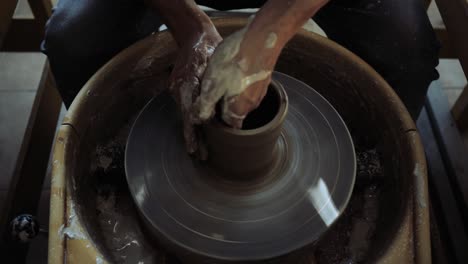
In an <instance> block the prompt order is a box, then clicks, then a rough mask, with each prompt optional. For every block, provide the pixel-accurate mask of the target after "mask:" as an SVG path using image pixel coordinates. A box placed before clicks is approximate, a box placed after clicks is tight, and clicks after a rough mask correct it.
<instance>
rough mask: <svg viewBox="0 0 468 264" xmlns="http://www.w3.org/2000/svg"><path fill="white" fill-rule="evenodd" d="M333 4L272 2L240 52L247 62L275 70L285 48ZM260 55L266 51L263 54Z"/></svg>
mask: <svg viewBox="0 0 468 264" xmlns="http://www.w3.org/2000/svg"><path fill="white" fill-rule="evenodd" d="M328 1H329V0H289V1H286V0H270V1H268V2H267V3H266V4H265V5H264V6H263V7H262V8H261V10H260V11H259V12H258V13H257V15H256V16H255V18H254V20H253V21H252V22H251V24H250V25H249V27H248V29H247V31H246V33H245V35H244V38H243V41H242V43H241V48H240V50H241V51H242V52H243V53H244V54H243V56H242V57H244V58H255V60H256V61H255V62H252V63H260V64H263V65H265V66H268V67H273V66H274V64H275V63H276V60H277V57H278V56H279V54H280V53H281V50H282V49H283V47H284V45H286V43H287V42H288V41H289V40H290V39H291V38H292V37H293V36H294V34H296V32H297V31H298V30H299V29H300V28H301V27H302V25H304V23H305V22H306V21H307V20H308V19H309V18H310V17H312V16H313V15H315V13H316V12H317V11H318V10H319V9H320V8H321V7H322V6H324V5H325V4H326V3H327V2H328ZM259 51H262V52H260V53H259Z"/></svg>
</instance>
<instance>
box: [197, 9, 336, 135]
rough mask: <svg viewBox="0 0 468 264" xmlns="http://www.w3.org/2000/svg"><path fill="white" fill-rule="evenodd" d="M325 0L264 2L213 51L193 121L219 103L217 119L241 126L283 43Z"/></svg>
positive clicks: (207, 114) (206, 116)
mask: <svg viewBox="0 0 468 264" xmlns="http://www.w3.org/2000/svg"><path fill="white" fill-rule="evenodd" d="M327 2H328V0H290V1H284V0H269V1H268V2H267V3H266V4H265V5H264V6H263V7H262V9H261V10H260V11H259V12H258V13H257V15H256V16H255V18H254V19H253V21H252V22H251V23H250V24H249V25H247V26H246V27H245V28H244V29H242V30H240V31H238V32H236V33H234V34H232V35H231V36H229V37H227V38H226V39H224V41H223V42H222V43H221V44H220V45H219V47H218V48H217V49H216V51H215V53H214V54H213V57H212V58H211V60H210V62H209V65H208V67H207V69H206V72H205V75H204V76H203V80H202V84H201V93H200V96H199V97H198V98H197V100H196V102H195V104H194V109H193V120H195V121H196V122H198V123H202V122H206V121H207V120H209V119H210V118H211V117H213V115H214V113H215V109H216V105H217V103H218V102H220V103H221V111H222V113H221V118H222V119H223V120H224V121H225V122H226V123H227V124H228V125H229V126H232V127H234V128H242V122H243V120H244V118H245V117H246V115H247V114H248V113H249V112H250V111H252V110H253V109H255V108H256V107H257V106H258V105H259V104H260V102H261V100H262V99H263V97H264V96H265V94H266V91H267V87H268V84H269V82H270V78H271V72H272V71H273V69H274V66H275V64H276V61H277V59H278V56H279V54H280V52H281V50H282V49H283V47H284V45H285V44H286V43H287V42H288V41H289V39H291V38H292V36H293V35H294V34H295V33H296V32H297V31H298V30H299V29H300V28H301V26H302V25H303V24H304V23H305V22H306V21H307V20H308V19H309V18H310V17H311V16H313V15H314V14H315V13H316V12H317V11H318V10H319V9H320V8H321V7H322V6H323V5H324V4H325V3H327Z"/></svg>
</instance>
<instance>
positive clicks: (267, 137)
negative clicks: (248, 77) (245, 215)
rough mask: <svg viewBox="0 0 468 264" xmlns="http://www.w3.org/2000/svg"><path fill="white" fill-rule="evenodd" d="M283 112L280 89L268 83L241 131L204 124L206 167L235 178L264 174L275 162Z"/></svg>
mask: <svg viewBox="0 0 468 264" xmlns="http://www.w3.org/2000/svg"><path fill="white" fill-rule="evenodd" d="M287 109H288V98H287V96H286V92H285V91H284V88H283V87H282V85H281V84H280V83H278V82H276V81H272V83H271V84H270V86H269V88H268V91H267V94H266V95H265V98H264V100H263V101H262V103H261V104H260V105H259V106H258V107H257V108H256V109H255V110H254V111H252V112H251V113H250V114H249V115H247V117H246V119H245V121H244V126H243V129H242V130H240V129H234V128H229V127H227V126H225V125H224V124H222V123H221V122H219V121H213V122H212V123H211V124H208V125H206V126H205V127H204V130H205V136H206V137H205V138H206V142H207V146H208V164H209V166H212V167H213V168H216V169H217V170H219V171H220V172H222V173H223V174H224V175H225V176H228V177H230V178H235V179H244V180H252V179H254V178H260V177H262V176H265V175H267V174H268V171H269V170H271V169H273V168H274V167H275V165H277V164H275V163H277V162H278V160H279V157H278V152H277V151H276V150H277V146H278V138H279V136H280V134H281V128H282V125H283V122H284V119H285V116H286V114H287Z"/></svg>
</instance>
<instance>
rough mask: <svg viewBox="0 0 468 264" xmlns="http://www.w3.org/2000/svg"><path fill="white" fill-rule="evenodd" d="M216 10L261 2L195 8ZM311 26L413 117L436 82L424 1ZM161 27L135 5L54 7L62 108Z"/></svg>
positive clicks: (345, 4) (89, 2) (64, 0)
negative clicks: (376, 76)
mask: <svg viewBox="0 0 468 264" xmlns="http://www.w3.org/2000/svg"><path fill="white" fill-rule="evenodd" d="M196 2H197V3H198V4H201V5H205V6H208V7H212V8H215V9H218V10H230V9H239V8H253V7H260V6H261V5H262V4H263V3H264V2H266V1H264V0H263V1H262V0H233V1H225V0H224V1H223V0H199V1H196ZM314 20H315V21H316V22H317V24H319V26H320V27H321V28H322V29H323V30H324V31H325V32H326V34H327V35H328V37H329V38H330V39H332V40H334V41H336V42H337V43H339V44H341V45H343V46H344V47H346V48H348V49H349V50H351V51H352V52H354V53H355V54H357V55H358V56H360V57H361V58H362V59H364V60H365V61H366V62H367V63H369V64H370V65H371V66H372V67H374V69H376V70H377V72H379V73H380V74H381V75H382V76H383V77H384V79H385V80H387V82H388V83H389V84H390V85H391V86H392V87H393V88H394V89H395V91H396V92H397V93H398V95H399V96H400V98H401V99H402V101H403V102H404V103H405V105H406V106H407V108H408V110H409V111H410V113H411V114H412V116H413V117H417V116H418V114H419V112H420V110H421V108H422V106H423V103H424V99H425V96H426V92H427V88H428V86H429V84H430V83H431V82H432V81H433V80H434V79H437V78H438V74H437V71H436V70H435V67H436V66H437V64H438V49H439V44H438V42H437V39H436V37H435V34H434V31H433V29H432V27H431V24H430V23H429V19H428V17H427V14H426V10H425V9H424V6H423V1H422V0H354V1H350V0H335V1H333V0H332V1H331V2H330V3H329V4H328V5H326V6H325V7H324V8H322V9H321V10H320V11H319V12H318V13H317V14H316V16H315V17H314ZM160 25H161V21H160V19H158V17H157V15H156V14H154V13H153V12H151V11H150V10H149V9H148V8H146V7H145V6H144V4H143V1H141V0H60V1H59V2H58V5H57V7H56V8H55V10H54V12H53V15H52V17H51V18H50V20H49V22H48V23H47V29H46V36H45V40H44V43H43V51H44V53H46V54H47V56H48V58H49V61H50V64H51V67H52V71H53V73H54V75H55V78H56V81H57V85H58V87H59V90H60V93H61V95H62V98H63V100H64V102H65V105H66V106H67V107H68V106H69V105H70V104H71V102H72V101H73V98H74V97H75V96H76V94H77V93H78V91H79V90H80V89H81V87H82V86H83V85H84V84H85V82H86V81H87V80H88V79H89V78H90V77H91V76H92V75H93V74H94V73H95V72H96V71H97V70H98V69H99V68H100V67H101V66H102V65H103V64H104V63H106V62H107V61H108V60H109V59H111V58H112V57H113V56H114V55H116V54H117V53H118V52H119V51H121V50H122V49H124V48H126V47H128V46H129V45H131V44H132V43H134V42H135V41H137V40H139V39H142V38H144V37H145V36H147V35H149V34H150V33H151V32H154V31H156V30H157V29H158V27H159V26H160Z"/></svg>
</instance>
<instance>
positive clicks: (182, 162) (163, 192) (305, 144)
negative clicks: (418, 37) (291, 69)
mask: <svg viewBox="0 0 468 264" xmlns="http://www.w3.org/2000/svg"><path fill="white" fill-rule="evenodd" d="M272 80H273V84H275V83H277V84H278V85H277V86H276V87H283V88H284V91H283V90H281V89H279V90H278V91H279V92H280V93H279V95H280V98H281V91H283V92H284V94H283V95H284V97H283V98H284V99H286V98H288V99H287V100H280V101H279V108H278V111H277V112H276V114H275V116H274V118H273V119H272V120H271V121H269V122H266V124H264V125H263V123H265V121H266V120H268V119H269V118H265V119H263V120H264V122H260V123H256V124H253V125H252V128H253V129H244V130H239V129H231V128H228V127H226V126H225V125H221V124H219V123H218V124H216V123H214V124H210V125H206V126H205V127H204V130H205V133H206V136H207V140H208V146H209V151H210V152H209V161H208V162H197V161H196V160H193V159H191V157H190V156H189V155H187V152H186V150H185V145H184V141H183V135H182V134H181V131H182V129H181V122H180V119H179V118H178V116H177V106H176V105H175V103H174V101H173V100H172V98H171V97H170V95H168V94H162V95H159V96H158V97H156V98H155V99H153V100H152V101H151V102H150V103H148V105H147V106H146V107H145V108H144V109H143V110H142V112H141V114H140V115H139V117H138V118H137V120H136V121H135V123H134V125H133V128H132V130H131V132H130V135H129V139H128V142H127V148H126V153H125V169H126V176H127V182H128V184H129V190H130V192H131V194H132V197H133V199H134V201H135V203H136V206H137V208H138V210H139V211H140V213H141V214H140V215H141V216H142V217H143V218H144V221H142V223H144V224H145V225H146V227H147V229H148V230H149V231H151V233H152V235H154V236H155V237H156V238H157V239H158V240H160V241H163V242H165V243H166V244H169V245H170V246H169V247H168V248H169V249H171V250H174V251H176V253H182V255H184V253H188V252H190V253H192V254H195V255H197V256H200V257H203V258H206V259H208V260H215V261H216V260H231V261H240V262H242V261H249V260H263V259H269V258H274V257H278V256H281V255H284V254H287V253H290V252H292V251H294V250H297V249H299V248H302V247H304V246H306V245H309V244H310V243H313V242H315V241H316V240H317V239H318V238H319V237H320V236H321V235H322V234H323V233H324V232H325V231H326V230H327V229H328V228H329V226H330V225H331V224H332V223H334V222H335V221H336V219H337V218H338V217H339V215H341V213H342V212H343V210H344V208H345V206H346V204H347V203H348V200H349V197H350V195H351V191H352V189H353V184H354V179H355V169H356V164H355V156H354V148H353V144H352V141H351V137H350V135H349V132H348V130H347V128H346V126H345V124H344V123H343V120H342V119H341V118H340V116H339V115H338V113H337V112H336V111H335V109H334V108H333V107H332V106H331V105H330V104H329V103H328V102H327V101H326V100H325V99H324V98H323V97H322V96H320V95H319V94H318V93H317V92H316V91H315V90H313V89H312V88H310V87H309V86H307V85H305V84H304V83H302V82H300V81H298V80H296V79H294V78H292V77H289V76H287V75H284V74H281V73H276V72H275V73H273V75H272ZM272 87H273V88H274V87H275V85H272ZM286 93H287V97H286ZM268 98H273V97H269V96H268V97H267V99H266V101H265V103H268V102H272V101H268V100H269V99H268ZM262 108H263V106H260V107H259V111H261V110H262ZM258 113H261V112H258ZM253 114H254V113H253ZM260 116H268V115H263V114H261V115H260ZM254 119H255V120H261V118H254ZM249 122H250V121H249ZM247 125H248V126H247V127H249V128H250V123H249V124H247ZM258 125H261V126H260V127H257V126H258ZM254 127H256V128H254ZM217 157H218V158H217ZM241 165H242V166H241ZM236 170H237V171H236ZM228 172H229V173H228ZM239 175H241V176H243V177H244V178H241V177H237V176H239ZM230 176H235V178H234V180H233V179H231V178H229V177H230ZM238 179H247V180H238ZM273 230H274V232H273Z"/></svg>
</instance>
